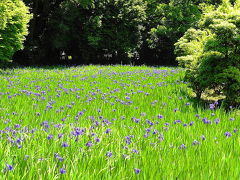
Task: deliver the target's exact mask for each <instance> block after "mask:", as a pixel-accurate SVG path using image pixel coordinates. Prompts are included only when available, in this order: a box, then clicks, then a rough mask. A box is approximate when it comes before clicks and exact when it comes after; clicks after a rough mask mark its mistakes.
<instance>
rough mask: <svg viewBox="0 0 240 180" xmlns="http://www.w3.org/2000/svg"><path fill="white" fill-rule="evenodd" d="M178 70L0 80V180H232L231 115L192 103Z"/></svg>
mask: <svg viewBox="0 0 240 180" xmlns="http://www.w3.org/2000/svg"><path fill="white" fill-rule="evenodd" d="M184 73H185V71H184V69H180V68H167V67H161V68H157V67H145V66H141V67H132V66H81V67H71V68H67V67H56V68H52V69H51V68H49V69H47V68H45V69H41V68H23V69H14V70H11V71H9V72H8V73H2V74H0V179H14V180H16V179H194V180H195V179H239V178H240V136H239V128H240V127H239V126H240V124H239V120H240V118H239V117H240V114H239V110H237V109H232V111H229V112H226V111H224V110H223V109H222V108H221V105H220V103H218V102H209V103H208V104H206V105H205V106H203V105H201V104H200V103H198V102H197V101H196V100H194V98H193V97H192V92H191V90H190V89H188V88H187V83H186V82H184V81H183V80H182V79H183V76H184Z"/></svg>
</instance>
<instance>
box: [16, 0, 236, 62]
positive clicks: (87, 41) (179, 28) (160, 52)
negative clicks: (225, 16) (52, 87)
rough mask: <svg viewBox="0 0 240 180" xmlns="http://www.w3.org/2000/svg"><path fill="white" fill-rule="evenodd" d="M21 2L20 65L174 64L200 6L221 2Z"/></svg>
mask: <svg viewBox="0 0 240 180" xmlns="http://www.w3.org/2000/svg"><path fill="white" fill-rule="evenodd" d="M23 1H24V3H25V4H26V5H27V6H28V7H30V11H31V13H32V15H33V18H32V19H31V21H30V24H29V35H28V36H27V40H26V41H25V43H24V47H25V48H24V49H23V50H21V51H18V52H17V53H16V54H15V55H14V57H13V59H14V61H15V62H17V63H18V64H23V65H36V64H39V65H40V64H48V65H53V64H68V63H71V64H119V63H123V64H125V63H134V64H147V65H176V64H177V63H176V61H175V54H174V44H175V43H176V42H177V40H178V39H179V38H180V37H182V36H183V34H184V33H185V32H186V31H187V30H188V29H189V28H190V27H194V26H195V24H196V22H197V21H198V20H199V19H200V18H201V16H202V9H203V7H204V6H207V5H214V6H218V5H219V4H220V3H221V0H34V1H32V0H23ZM203 3H204V4H203ZM233 3H234V2H233ZM63 52H64V53H63Z"/></svg>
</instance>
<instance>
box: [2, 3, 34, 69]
mask: <svg viewBox="0 0 240 180" xmlns="http://www.w3.org/2000/svg"><path fill="white" fill-rule="evenodd" d="M0 17H1V18H0V66H1V64H2V65H4V64H6V63H7V61H9V60H10V59H11V58H12V56H13V54H14V53H15V52H16V51H17V50H19V49H22V48H23V41H24V40H25V36H26V35H27V34H28V30H27V27H28V25H27V24H28V22H29V20H30V18H31V15H30V14H29V10H28V8H27V7H26V6H25V4H24V3H23V2H22V1H21V0H4V1H0Z"/></svg>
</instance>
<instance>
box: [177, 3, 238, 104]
mask: <svg viewBox="0 0 240 180" xmlns="http://www.w3.org/2000/svg"><path fill="white" fill-rule="evenodd" d="M204 11H205V13H204V15H203V17H202V18H201V20H200V21H199V22H198V24H197V27H196V28H191V29H189V30H188V31H187V32H186V33H185V34H184V36H183V37H182V38H180V39H179V41H178V42H177V43H176V44H175V47H176V49H175V53H176V55H177V56H178V57H177V60H178V62H179V64H180V65H182V66H184V67H186V68H187V73H186V76H185V79H186V80H187V81H189V83H190V87H191V88H192V89H193V91H194V92H195V93H196V95H197V97H198V98H200V97H201V95H202V93H203V92H205V91H212V92H213V94H214V95H220V94H222V95H224V96H225V97H226V98H225V99H224V105H225V106H226V107H229V106H230V105H231V106H239V105H240V1H237V2H236V3H235V5H231V3H230V2H229V1H228V0H224V1H223V3H222V5H221V6H219V7H218V8H216V9H215V8H214V7H212V6H209V7H205V10H204Z"/></svg>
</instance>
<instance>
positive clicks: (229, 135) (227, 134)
mask: <svg viewBox="0 0 240 180" xmlns="http://www.w3.org/2000/svg"><path fill="white" fill-rule="evenodd" d="M224 135H225V136H226V137H231V136H232V134H231V133H230V132H225V133H224Z"/></svg>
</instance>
